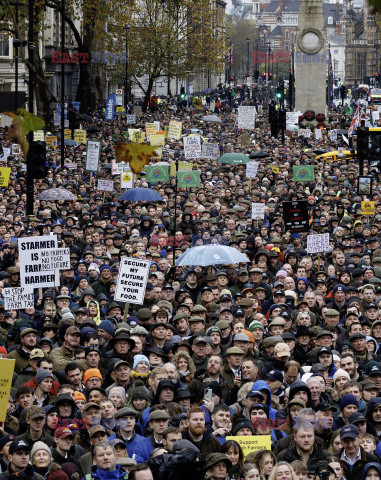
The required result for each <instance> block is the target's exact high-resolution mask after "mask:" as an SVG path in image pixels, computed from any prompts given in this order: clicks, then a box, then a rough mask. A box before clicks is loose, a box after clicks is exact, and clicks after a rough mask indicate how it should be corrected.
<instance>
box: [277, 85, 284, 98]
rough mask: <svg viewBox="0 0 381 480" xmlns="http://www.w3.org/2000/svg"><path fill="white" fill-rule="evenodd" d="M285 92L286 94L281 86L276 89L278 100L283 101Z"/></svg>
mask: <svg viewBox="0 0 381 480" xmlns="http://www.w3.org/2000/svg"><path fill="white" fill-rule="evenodd" d="M283 92H284V89H283V88H282V87H281V86H279V87H276V98H277V99H278V100H281V99H282V98H283Z"/></svg>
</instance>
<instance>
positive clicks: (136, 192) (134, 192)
mask: <svg viewBox="0 0 381 480" xmlns="http://www.w3.org/2000/svg"><path fill="white" fill-rule="evenodd" d="M119 200H126V201H128V202H163V201H164V200H163V197H162V196H161V195H160V194H159V193H157V191H156V190H152V188H130V189H129V190H126V191H125V192H123V193H122V195H121V196H120V197H119Z"/></svg>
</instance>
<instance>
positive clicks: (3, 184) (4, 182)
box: [0, 167, 11, 187]
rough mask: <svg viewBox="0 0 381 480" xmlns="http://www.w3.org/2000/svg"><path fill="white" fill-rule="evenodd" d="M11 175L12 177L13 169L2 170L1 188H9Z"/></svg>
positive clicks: (4, 168)
mask: <svg viewBox="0 0 381 480" xmlns="http://www.w3.org/2000/svg"><path fill="white" fill-rule="evenodd" d="M10 175H11V167H1V168H0V187H7V186H8V184H9V177H10Z"/></svg>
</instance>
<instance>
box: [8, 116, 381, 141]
mask: <svg viewBox="0 0 381 480" xmlns="http://www.w3.org/2000/svg"><path fill="white" fill-rule="evenodd" d="M379 119H380V112H378V111H377V112H376V111H375V110H373V120H375V121H377V120H379ZM4 150H5V149H4Z"/></svg>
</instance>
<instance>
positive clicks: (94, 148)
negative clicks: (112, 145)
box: [86, 140, 101, 172]
mask: <svg viewBox="0 0 381 480" xmlns="http://www.w3.org/2000/svg"><path fill="white" fill-rule="evenodd" d="M100 155H101V142H98V141H96V140H88V141H87V148H86V171H87V172H97V171H98V165H99V158H100Z"/></svg>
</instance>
